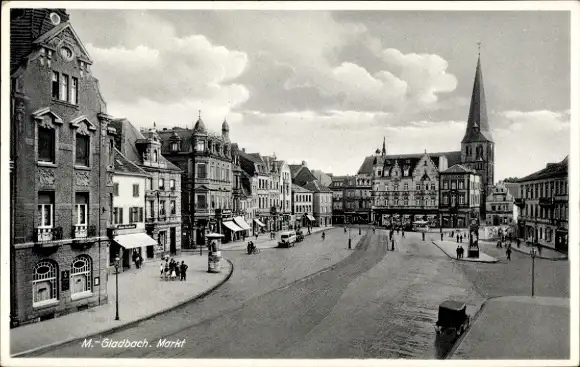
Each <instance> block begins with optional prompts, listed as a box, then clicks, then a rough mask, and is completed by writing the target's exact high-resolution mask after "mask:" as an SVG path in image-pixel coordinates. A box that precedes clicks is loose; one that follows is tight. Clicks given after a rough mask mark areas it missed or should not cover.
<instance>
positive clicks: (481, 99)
mask: <svg viewBox="0 0 580 367" xmlns="http://www.w3.org/2000/svg"><path fill="white" fill-rule="evenodd" d="M476 141H481V142H485V141H490V142H493V138H492V136H491V129H490V128H489V122H488V120H487V107H486V104H485V92H484V89H483V76H482V73H481V55H478V58H477V68H476V69H475V80H474V82H473V92H472V94H471V104H470V106H469V116H468V117H467V128H466V130H465V136H464V137H463V140H462V141H461V142H462V143H469V142H476Z"/></svg>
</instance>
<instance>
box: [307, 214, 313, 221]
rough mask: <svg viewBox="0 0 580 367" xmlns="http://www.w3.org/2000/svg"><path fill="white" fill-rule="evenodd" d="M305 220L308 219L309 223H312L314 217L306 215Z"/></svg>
mask: <svg viewBox="0 0 580 367" xmlns="http://www.w3.org/2000/svg"><path fill="white" fill-rule="evenodd" d="M306 218H308V220H309V221H311V222H313V221H314V217H313V216H312V215H309V214H306Z"/></svg>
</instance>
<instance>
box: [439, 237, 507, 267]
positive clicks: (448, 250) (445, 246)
mask: <svg viewBox="0 0 580 367" xmlns="http://www.w3.org/2000/svg"><path fill="white" fill-rule="evenodd" d="M443 238H445V237H443ZM431 242H433V244H434V245H435V246H437V247H439V249H440V250H441V251H443V252H444V253H445V254H446V255H447V256H449V257H450V258H452V259H455V260H457V261H470V262H479V263H496V262H498V261H499V260H498V259H496V258H495V257H492V256H489V255H488V254H486V253H484V252H482V251H481V247H480V249H479V257H478V258H469V257H467V249H468V247H469V244H468V243H465V242H463V243H457V242H455V241H453V242H451V241H445V240H443V241H440V240H436V241H431ZM458 244H459V245H461V246H463V248H464V249H465V253H464V255H463V256H464V257H463V258H461V259H457V254H456V252H455V250H456V249H457V245H458Z"/></svg>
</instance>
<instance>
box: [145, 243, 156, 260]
mask: <svg viewBox="0 0 580 367" xmlns="http://www.w3.org/2000/svg"><path fill="white" fill-rule="evenodd" d="M154 256H155V248H154V247H153V246H147V258H148V259H152V258H153V257H154Z"/></svg>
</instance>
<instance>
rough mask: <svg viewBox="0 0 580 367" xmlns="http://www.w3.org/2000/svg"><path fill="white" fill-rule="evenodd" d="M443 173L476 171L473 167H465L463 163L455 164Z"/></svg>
mask: <svg viewBox="0 0 580 367" xmlns="http://www.w3.org/2000/svg"><path fill="white" fill-rule="evenodd" d="M441 173H476V172H475V171H474V170H472V169H471V168H468V167H465V166H464V165H462V164H454V165H453V166H451V167H449V168H447V169H446V170H445V171H442V172H441Z"/></svg>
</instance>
